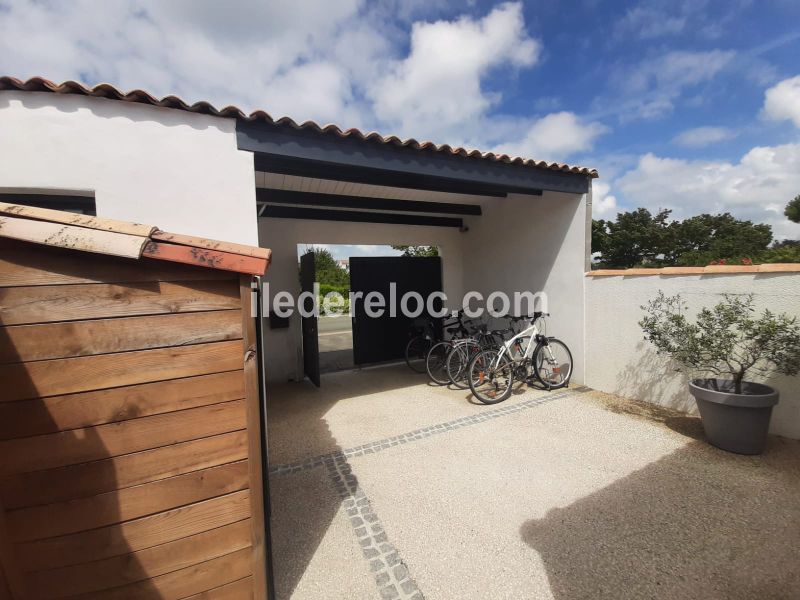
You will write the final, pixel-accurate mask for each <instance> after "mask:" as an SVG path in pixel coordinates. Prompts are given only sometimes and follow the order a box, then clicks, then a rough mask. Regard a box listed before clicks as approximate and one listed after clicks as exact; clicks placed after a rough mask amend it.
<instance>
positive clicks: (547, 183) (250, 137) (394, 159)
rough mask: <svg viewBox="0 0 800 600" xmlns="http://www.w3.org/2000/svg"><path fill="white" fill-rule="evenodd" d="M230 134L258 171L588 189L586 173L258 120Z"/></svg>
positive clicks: (501, 188) (479, 186)
mask: <svg viewBox="0 0 800 600" xmlns="http://www.w3.org/2000/svg"><path fill="white" fill-rule="evenodd" d="M236 138H237V144H238V147H239V149H240V150H246V151H250V152H253V153H255V164H256V168H257V169H258V170H260V171H272V172H273V173H283V174H286V175H300V176H306V177H320V178H322V179H334V180H337V181H354V182H357V183H372V184H377V185H391V186H394V187H410V188H414V189H427V190H433V191H452V192H457V193H463V194H477V195H484V196H485V195H490V196H497V195H503V194H507V193H512V192H513V193H523V194H531V193H536V191H537V190H550V191H556V192H568V193H574V194H584V193H586V192H587V191H588V190H589V176H588V175H584V174H580V173H567V172H564V171H552V170H549V169H540V168H536V167H531V166H526V165H521V164H509V163H504V162H500V161H492V160H488V159H483V158H478V157H465V156H458V155H453V154H449V153H447V152H435V151H433V150H417V149H413V148H407V147H400V146H396V145H394V144H384V143H381V142H378V141H369V140H360V139H357V138H355V137H353V136H351V137H346V138H343V137H341V136H339V135H337V134H335V133H320V132H317V131H312V130H309V129H295V128H293V127H289V126H279V125H272V124H269V123H264V122H261V121H243V120H239V121H237V122H236Z"/></svg>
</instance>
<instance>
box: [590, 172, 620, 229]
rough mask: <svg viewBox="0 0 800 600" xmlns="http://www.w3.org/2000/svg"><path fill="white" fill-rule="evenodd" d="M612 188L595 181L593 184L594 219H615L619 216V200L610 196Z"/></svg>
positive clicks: (604, 183)
mask: <svg viewBox="0 0 800 600" xmlns="http://www.w3.org/2000/svg"><path fill="white" fill-rule="evenodd" d="M610 191H611V186H610V185H609V184H607V183H606V182H604V181H600V180H598V179H595V180H594V181H593V182H592V218H593V219H613V218H614V217H615V216H616V214H617V209H618V206H617V198H616V196H613V195H611V194H609V192H610Z"/></svg>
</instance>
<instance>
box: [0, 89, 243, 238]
mask: <svg viewBox="0 0 800 600" xmlns="http://www.w3.org/2000/svg"><path fill="white" fill-rule="evenodd" d="M50 189H52V190H82V191H86V192H93V193H94V196H95V201H96V204H97V214H98V216H101V217H108V218H113V219H121V220H123V221H136V222H139V223H146V224H148V225H156V226H158V227H160V228H161V229H164V230H166V231H174V232H176V233H184V234H190V235H197V236H202V237H208V238H213V239H218V240H225V241H230V242H238V243H242V244H251V245H258V233H257V227H256V219H255V214H256V197H255V185H254V168H253V155H252V153H250V152H242V151H240V150H239V149H238V148H237V146H236V122H235V120H234V119H222V118H219V117H212V116H208V115H199V114H193V113H189V112H186V111H182V110H174V109H169V108H160V107H155V106H145V105H141V104H134V103H123V102H119V101H117V100H107V99H104V98H91V97H85V96H78V95H60V94H51V93H47V92H33V93H32V92H9V91H3V92H0V191H16V192H21V191H23V190H27V191H28V192H29V193H47V191H48V190H50Z"/></svg>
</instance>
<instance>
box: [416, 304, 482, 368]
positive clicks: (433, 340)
mask: <svg viewBox="0 0 800 600" xmlns="http://www.w3.org/2000/svg"><path fill="white" fill-rule="evenodd" d="M443 329H444V331H445V332H447V333H449V334H450V335H451V336H453V335H458V336H462V337H463V336H465V335H468V332H467V329H466V326H465V323H464V314H463V311H458V312H457V313H456V314H455V316H454V317H453V318H452V319H451V320H449V321H446V322H445V323H443V324H442V326H441V327H437V326H436V323H435V321H434V320H433V319H431V318H430V317H419V318H417V319H414V324H413V327H412V330H411V333H410V335H411V339H409V340H408V343H407V344H406V364H407V365H408V367H409V368H410V369H411V370H412V371H415V372H417V373H425V371H426V360H427V358H428V353H429V352H430V351H431V348H432V347H433V346H434V345H435V344H437V343H438V342H440V341H442V330H443Z"/></svg>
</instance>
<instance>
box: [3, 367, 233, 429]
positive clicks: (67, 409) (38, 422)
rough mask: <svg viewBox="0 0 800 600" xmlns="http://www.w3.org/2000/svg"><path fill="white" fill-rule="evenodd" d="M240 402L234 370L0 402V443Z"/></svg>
mask: <svg viewBox="0 0 800 600" xmlns="http://www.w3.org/2000/svg"><path fill="white" fill-rule="evenodd" d="M241 398H244V381H243V380H242V372H241V370H239V371H228V372H225V373H215V374H213V375H198V376H196V377H186V378H182V379H172V380H169V381H157V382H155V383H143V384H140V385H132V386H126V387H119V388H112V389H109V390H98V391H92V392H83V393H78V394H67V395H65V396H50V397H49V398H37V399H34V400H20V401H18V402H0V440H4V439H15V438H23V437H31V436H34V435H44V434H47V433H55V432H57V431H66V430H69V429H78V428H80V427H89V426H92V425H102V424H103V423H112V422H118V421H126V420H128V419H134V418H139V417H146V416H149V415H156V414H161V413H166V412H172V411H175V410H185V409H187V408H194V407H197V406H208V405H209V404H218V403H220V402H229V401H231V400H239V399H241Z"/></svg>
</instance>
